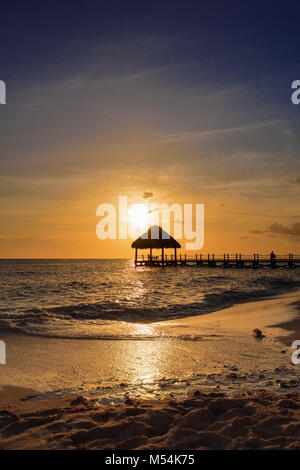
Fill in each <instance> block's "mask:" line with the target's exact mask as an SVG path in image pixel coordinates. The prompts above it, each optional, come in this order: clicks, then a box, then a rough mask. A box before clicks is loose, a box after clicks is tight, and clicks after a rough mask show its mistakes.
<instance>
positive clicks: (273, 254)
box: [270, 250, 276, 266]
mask: <svg viewBox="0 0 300 470" xmlns="http://www.w3.org/2000/svg"><path fill="white" fill-rule="evenodd" d="M270 258H271V266H276V261H275V260H276V255H275V253H274V251H273V250H272V252H271V254H270Z"/></svg>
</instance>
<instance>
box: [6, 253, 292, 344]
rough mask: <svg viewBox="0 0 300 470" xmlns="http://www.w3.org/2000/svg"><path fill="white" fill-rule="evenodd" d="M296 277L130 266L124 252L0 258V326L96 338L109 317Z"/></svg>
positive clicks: (240, 298)
mask: <svg viewBox="0 0 300 470" xmlns="http://www.w3.org/2000/svg"><path fill="white" fill-rule="evenodd" d="M299 285H300V272H299V269H288V268H279V269H274V270H272V269H270V268H260V269H251V268H247V269H246V268H245V269H236V268H229V269H228V268H227V269H223V268H207V267H197V266H185V267H181V266H178V267H165V268H149V267H137V268H136V267H135V265H134V262H133V261H132V260H117V259H114V260H104V259H82V260H78V259H76V260H72V259H71V260H70V259H68V260H63V259H59V260H45V259H41V260H38V259H34V260H30V259H26V260H4V259H2V260H0V332H5V333H7V332H9V333H17V334H21V335H31V336H45V337H50V338H51V337H53V338H74V339H77V338H78V339H80V338H84V339H97V338H99V339H103V337H104V338H105V331H106V330H107V326H108V325H110V324H116V325H117V324H118V323H119V324H121V323H122V324H124V323H126V322H127V323H128V322H129V323H132V322H133V323H137V324H139V323H142V324H145V323H148V324H149V323H153V322H158V321H165V320H171V319H176V318H183V317H189V316H194V315H208V314H210V313H211V312H214V311H216V310H220V309H223V308H226V307H230V306H232V305H234V304H238V303H243V302H250V301H254V300H258V299H263V298H268V297H271V296H275V295H279V294H282V293H285V292H289V291H293V290H297V289H298V288H299ZM118 338H120V336H118ZM116 339H117V338H116ZM121 339H122V336H121Z"/></svg>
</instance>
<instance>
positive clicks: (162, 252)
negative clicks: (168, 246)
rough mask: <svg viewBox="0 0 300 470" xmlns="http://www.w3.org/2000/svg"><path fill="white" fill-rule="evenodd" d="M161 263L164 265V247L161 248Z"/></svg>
mask: <svg viewBox="0 0 300 470" xmlns="http://www.w3.org/2000/svg"><path fill="white" fill-rule="evenodd" d="M161 265H162V266H163V265H164V249H163V248H162V249H161Z"/></svg>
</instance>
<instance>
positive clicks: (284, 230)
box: [249, 222, 300, 239]
mask: <svg viewBox="0 0 300 470" xmlns="http://www.w3.org/2000/svg"><path fill="white" fill-rule="evenodd" d="M249 233H252V234H255V235H260V234H263V233H268V234H272V235H279V236H283V237H288V238H293V239H299V238H300V222H296V223H295V224H291V225H282V224H278V223H277V222H275V223H274V224H271V225H269V226H268V227H267V228H266V229H265V230H249Z"/></svg>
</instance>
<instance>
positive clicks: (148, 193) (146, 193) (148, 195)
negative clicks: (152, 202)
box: [142, 191, 154, 199]
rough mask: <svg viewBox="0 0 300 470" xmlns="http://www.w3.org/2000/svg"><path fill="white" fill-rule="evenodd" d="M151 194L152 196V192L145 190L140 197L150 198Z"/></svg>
mask: <svg viewBox="0 0 300 470" xmlns="http://www.w3.org/2000/svg"><path fill="white" fill-rule="evenodd" d="M153 196H154V193H152V192H151V191H145V192H144V194H143V196H142V198H143V199H150V198H151V197H153Z"/></svg>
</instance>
